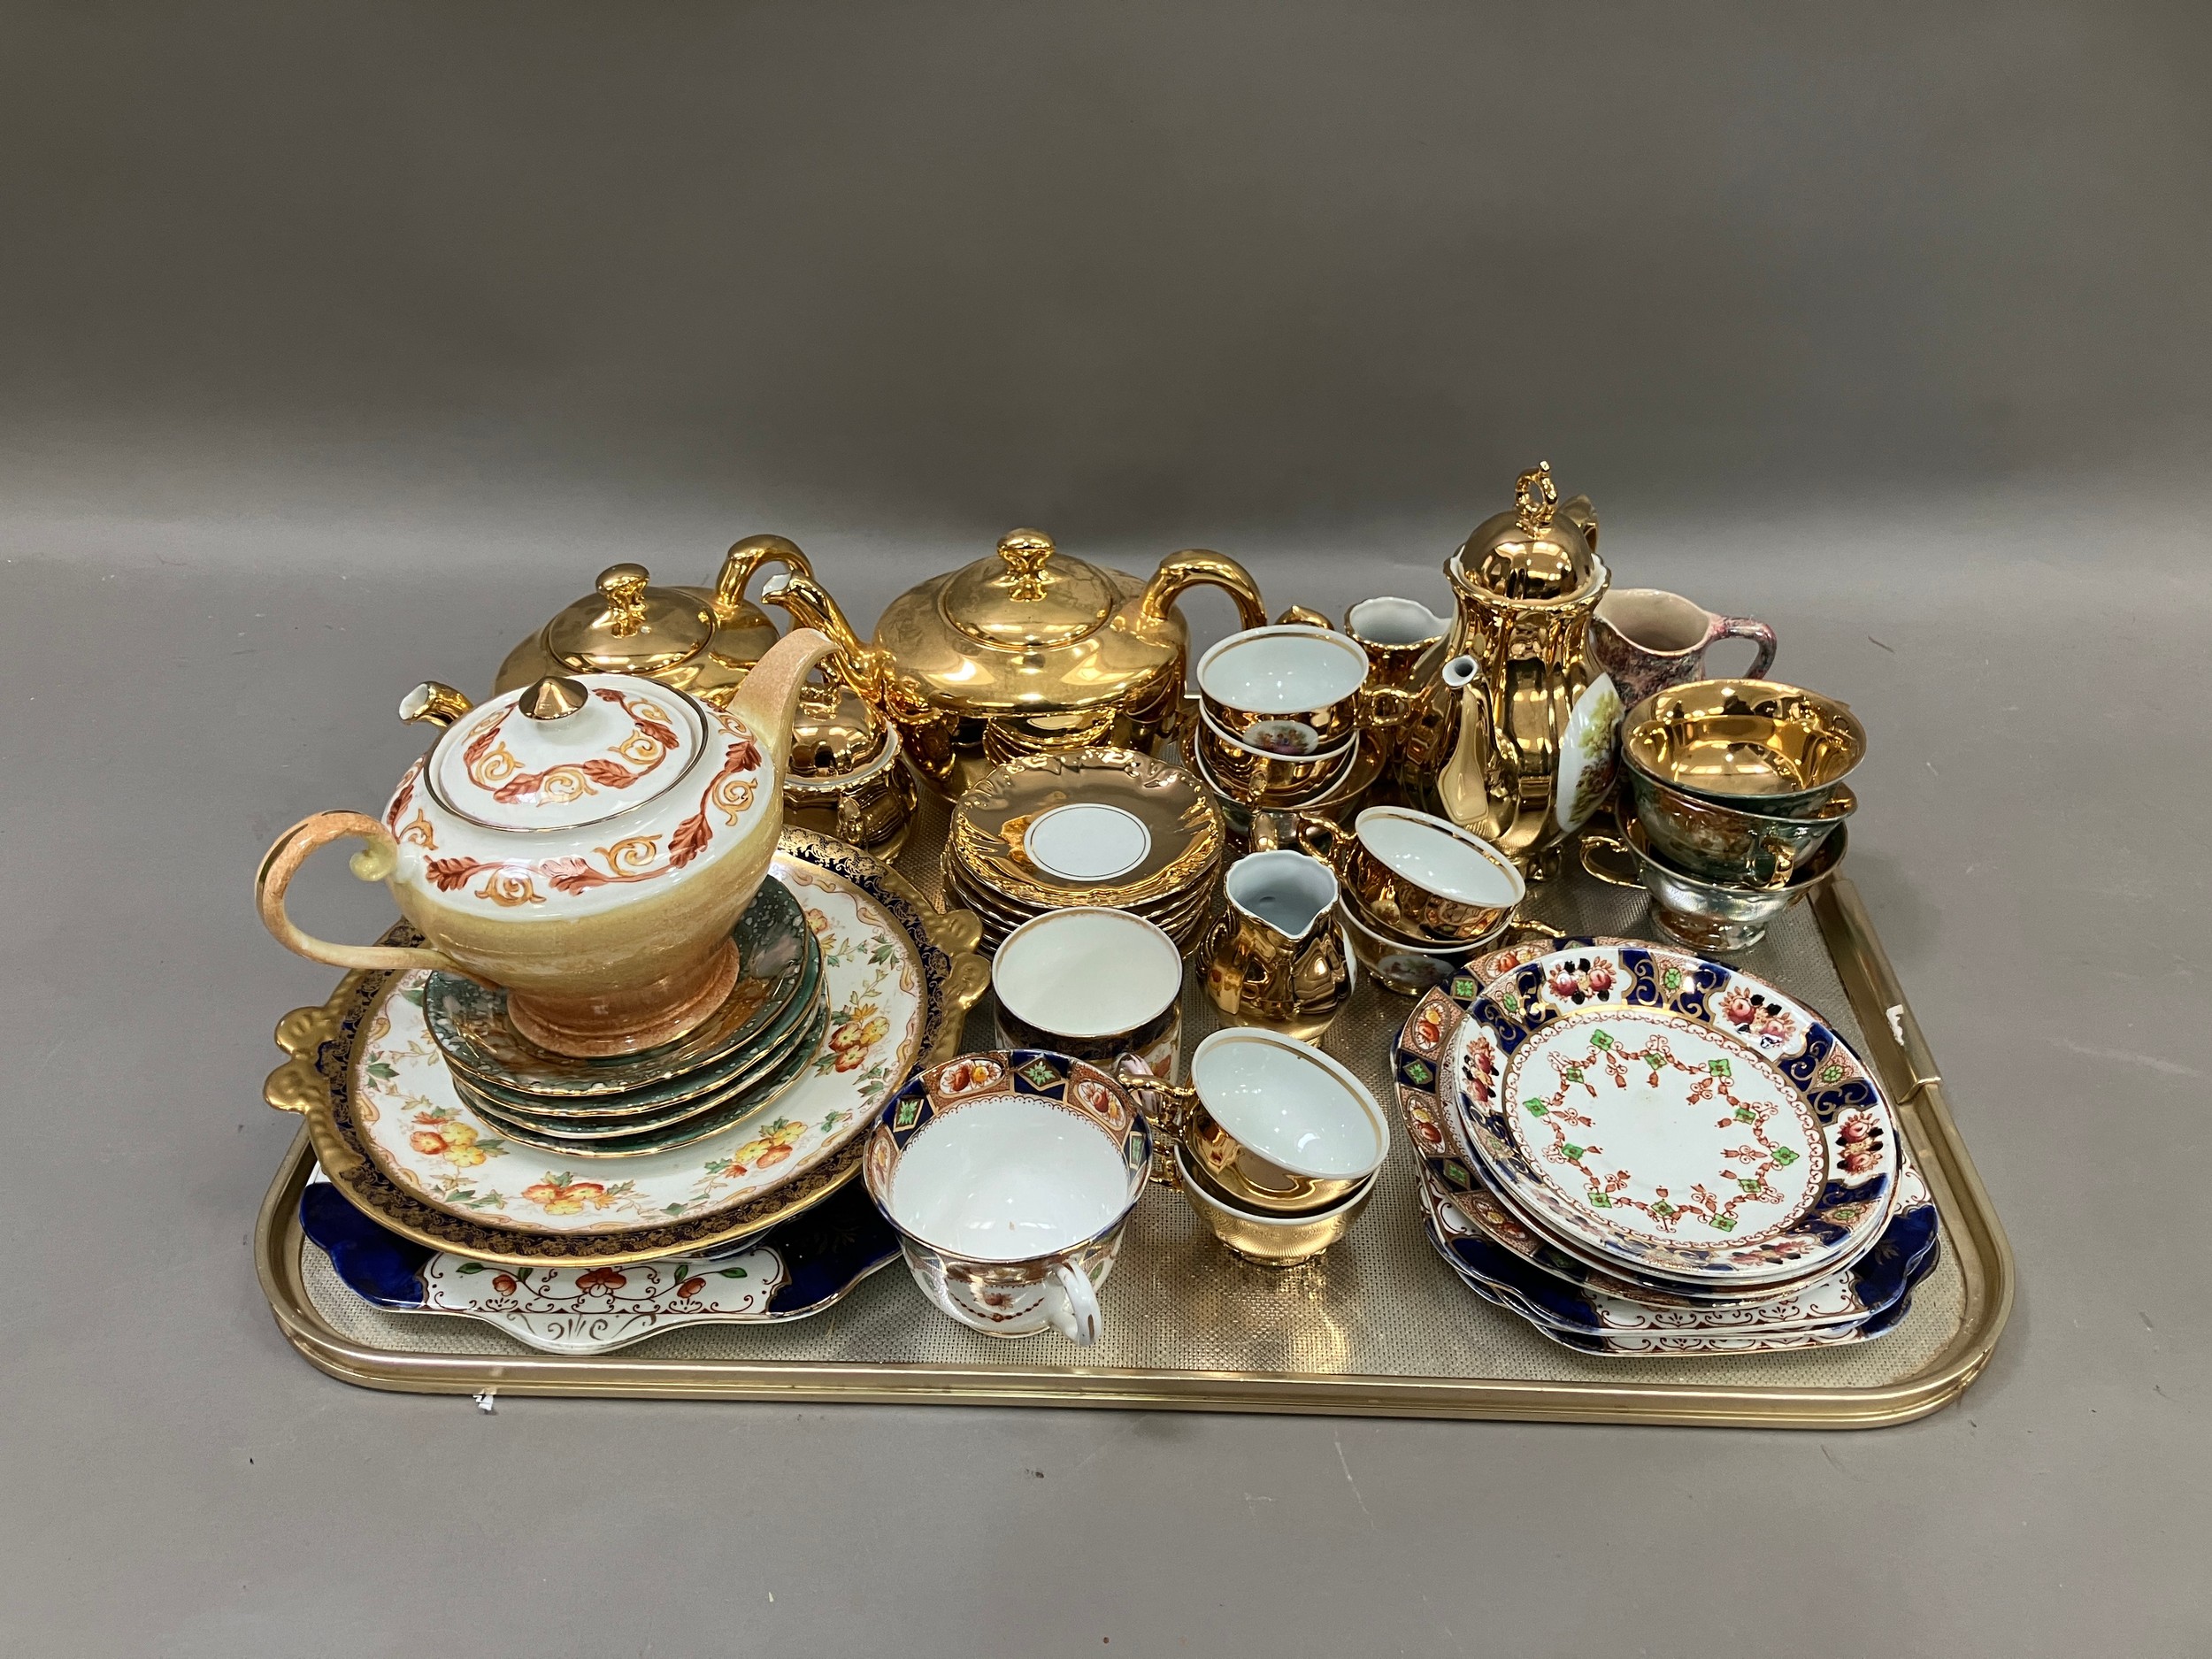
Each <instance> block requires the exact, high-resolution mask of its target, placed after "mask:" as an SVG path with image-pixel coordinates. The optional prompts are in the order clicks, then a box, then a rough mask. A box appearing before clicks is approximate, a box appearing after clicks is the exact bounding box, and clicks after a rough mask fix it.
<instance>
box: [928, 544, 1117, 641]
mask: <svg viewBox="0 0 2212 1659" xmlns="http://www.w3.org/2000/svg"><path fill="white" fill-rule="evenodd" d="M1118 603H1120V598H1119V595H1118V594H1117V592H1116V591H1115V588H1114V584H1113V583H1112V582H1111V581H1110V580H1108V578H1107V577H1106V575H1105V573H1104V572H1102V571H1100V570H1099V569H1098V568H1097V567H1096V566H1095V565H1086V564H1085V563H1084V562H1083V561H1082V560H1081V559H1079V558H1071V557H1067V556H1066V555H1064V554H1062V553H1058V552H1056V550H1055V549H1054V548H1053V545H1052V538H1051V537H1050V536H1048V535H1047V534H1045V533H1044V532H1043V531H1041V530H1009V531H1008V532H1007V533H1006V534H1004V535H1002V536H1001V537H1000V538H999V543H998V554H997V557H995V558H980V559H978V560H977V561H976V562H975V563H974V564H972V565H966V566H964V567H963V568H962V569H960V570H956V571H955V572H953V573H952V574H951V575H950V576H948V577H947V578H945V582H944V586H943V587H942V588H940V589H939V591H938V595H937V608H938V610H939V611H941V612H942V613H943V615H944V618H945V620H946V621H948V622H949V623H951V624H952V626H954V627H956V628H957V629H959V630H960V632H961V633H963V634H966V635H967V636H968V637H969V638H971V639H974V640H980V641H982V642H983V643H984V644H986V645H996V646H1000V647H1002V648H1003V649H1008V650H1030V649H1037V648H1040V647H1050V646H1055V645H1066V644H1069V643H1070V642H1071V641H1076V640H1079V639H1082V638H1084V637H1085V636H1086V635H1088V634H1094V633H1096V632H1097V630H1098V628H1099V626H1100V625H1101V624H1102V623H1103V622H1104V621H1105V620H1106V618H1108V617H1110V616H1111V615H1113V613H1114V609H1115V607H1116V606H1117V605H1118Z"/></svg>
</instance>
